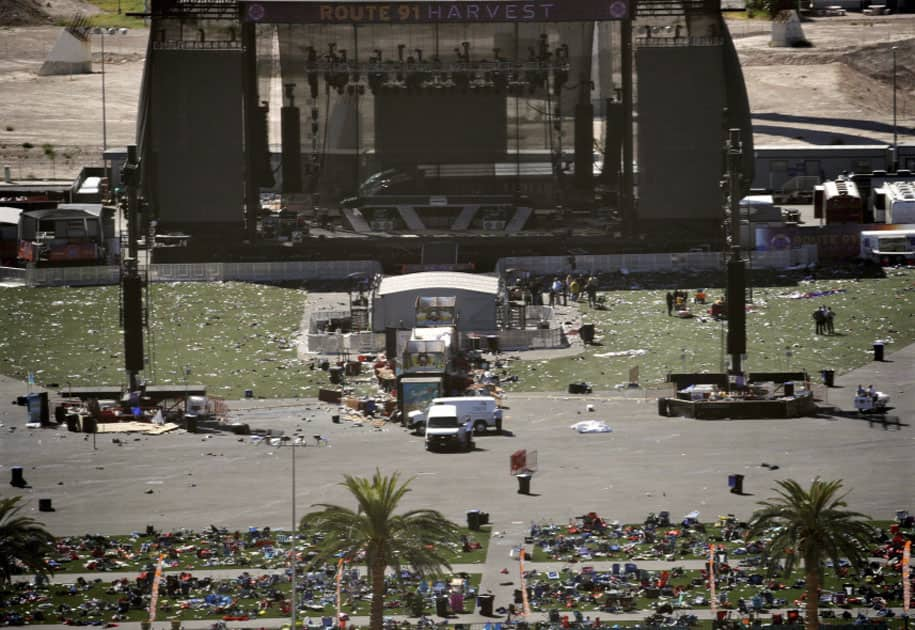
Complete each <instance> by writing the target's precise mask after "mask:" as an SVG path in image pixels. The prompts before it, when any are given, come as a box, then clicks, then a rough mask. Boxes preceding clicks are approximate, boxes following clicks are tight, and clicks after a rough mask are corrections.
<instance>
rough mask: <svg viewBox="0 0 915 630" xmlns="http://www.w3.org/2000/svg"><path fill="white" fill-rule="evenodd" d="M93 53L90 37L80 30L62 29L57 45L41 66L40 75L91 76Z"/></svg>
mask: <svg viewBox="0 0 915 630" xmlns="http://www.w3.org/2000/svg"><path fill="white" fill-rule="evenodd" d="M91 73H92V53H91V51H90V50H89V37H88V35H86V34H85V33H84V31H82V30H80V29H70V28H64V29H61V31H60V35H58V36H57V43H55V44H54V48H52V49H51V52H50V53H48V58H47V59H45V62H44V63H43V64H41V68H40V69H39V70H38V74H39V75H42V76H45V75H49V74H91Z"/></svg>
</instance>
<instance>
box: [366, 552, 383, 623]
mask: <svg viewBox="0 0 915 630" xmlns="http://www.w3.org/2000/svg"><path fill="white" fill-rule="evenodd" d="M370 570H371V572H372V575H371V580H372V609H371V616H370V617H369V628H370V629H371V630H381V626H382V624H383V623H384V559H383V557H381V554H379V559H377V560H375V561H373V562H372V566H371V567H370Z"/></svg>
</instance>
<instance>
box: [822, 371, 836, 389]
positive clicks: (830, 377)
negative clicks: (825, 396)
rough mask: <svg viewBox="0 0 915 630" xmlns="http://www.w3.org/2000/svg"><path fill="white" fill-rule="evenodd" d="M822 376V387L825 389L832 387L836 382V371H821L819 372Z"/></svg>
mask: <svg viewBox="0 0 915 630" xmlns="http://www.w3.org/2000/svg"><path fill="white" fill-rule="evenodd" d="M820 373H821V374H822V375H823V385H825V386H826V387H833V386H834V385H835V382H836V371H835V370H823V371H822V372H820Z"/></svg>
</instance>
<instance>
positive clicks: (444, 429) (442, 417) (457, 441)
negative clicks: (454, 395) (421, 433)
mask: <svg viewBox="0 0 915 630" xmlns="http://www.w3.org/2000/svg"><path fill="white" fill-rule="evenodd" d="M425 424H426V450H427V451H431V450H433V449H438V448H449V447H450V448H456V449H459V450H462V451H471V450H473V446H474V444H473V424H472V423H471V421H470V419H469V417H468V418H467V419H466V420H464V421H461V420H459V419H458V409H457V407H456V406H454V405H430V406H429V409H428V411H427V412H426V423H425Z"/></svg>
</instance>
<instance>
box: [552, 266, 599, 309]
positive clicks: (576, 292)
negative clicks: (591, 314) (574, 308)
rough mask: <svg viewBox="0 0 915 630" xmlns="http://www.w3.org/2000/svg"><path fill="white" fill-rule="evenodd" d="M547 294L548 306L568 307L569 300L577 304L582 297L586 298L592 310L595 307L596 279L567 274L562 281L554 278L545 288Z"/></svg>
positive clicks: (557, 277)
mask: <svg viewBox="0 0 915 630" xmlns="http://www.w3.org/2000/svg"><path fill="white" fill-rule="evenodd" d="M547 293H548V294H549V299H550V306H559V305H560V304H561V305H562V306H568V303H569V298H571V299H572V302H573V303H574V302H578V301H579V300H580V299H581V298H582V296H587V298H588V306H590V307H591V308H594V307H595V306H596V305H597V278H596V277H595V276H587V277H586V276H584V275H582V276H577V275H573V274H571V273H570V274H569V275H567V276H566V277H565V279H562V278H561V277H559V276H554V277H553V280H552V281H551V282H550V283H549V286H548V287H547Z"/></svg>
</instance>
